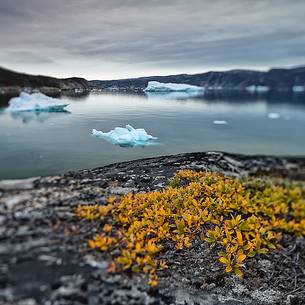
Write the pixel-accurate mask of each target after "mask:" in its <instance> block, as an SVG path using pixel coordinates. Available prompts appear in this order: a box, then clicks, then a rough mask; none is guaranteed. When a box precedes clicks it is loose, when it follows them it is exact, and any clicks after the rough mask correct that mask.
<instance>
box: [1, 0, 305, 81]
mask: <svg viewBox="0 0 305 305" xmlns="http://www.w3.org/2000/svg"><path fill="white" fill-rule="evenodd" d="M304 17H305V2H304V1H301V0H294V1H289V0H265V1H263V0H257V1H252V0H232V1H227V0H215V1H208V0H205V1H204V0H190V1H180V0H175V1H174V0H172V1H166V0H163V1H161V0H150V1H145V0H111V1H109V0H87V1H83V0H65V1H59V0H53V1H49V0H27V1H24V0H1V2H0V39H1V42H2V47H1V49H0V60H3V58H6V60H5V63H4V64H2V63H1V65H6V66H8V67H10V65H12V66H13V67H14V68H18V67H17V63H18V62H20V63H21V62H22V58H24V62H26V63H27V68H30V69H29V70H30V71H29V72H31V71H33V72H39V73H42V72H43V73H45V74H48V71H50V72H52V73H53V71H55V73H56V71H58V74H60V75H66V76H68V75H69V73H72V72H73V73H74V71H76V67H75V64H78V65H79V66H82V67H86V66H88V69H87V70H85V68H83V70H85V71H86V72H85V73H86V75H83V76H85V77H87V78H96V76H98V75H99V76H100V77H101V78H107V77H108V76H107V75H109V77H113V76H115V77H122V76H126V75H125V74H126V73H125V74H124V75H122V72H121V71H122V70H124V71H126V70H128V69H129V68H130V74H131V75H130V76H133V75H134V76H136V75H141V74H143V73H148V74H149V73H150V71H156V70H158V68H159V69H160V73H171V71H177V70H179V69H180V70H181V72H192V71H195V70H198V69H204V68H205V67H206V68H207V69H208V68H213V67H215V68H218V69H219V68H221V67H232V68H237V67H245V66H247V67H250V66H253V67H264V68H267V67H270V66H280V65H286V64H291V65H299V64H303V63H305V52H304V50H305V39H304V38H305V27H304V26H303V20H304ZM19 59H21V60H20V61H19ZM50 64H53V68H52V71H51V70H49V69H50ZM112 64H113V65H112ZM72 65H73V66H72ZM131 66H132V68H131ZM106 67H107V69H106ZM20 68H23V67H22V65H20ZM43 68H45V71H41V69H43ZM83 70H82V71H83ZM100 71H102V72H100ZM167 71H168V72H167ZM100 73H102V74H100ZM151 73H152V72H151ZM127 74H128V73H127Z"/></svg>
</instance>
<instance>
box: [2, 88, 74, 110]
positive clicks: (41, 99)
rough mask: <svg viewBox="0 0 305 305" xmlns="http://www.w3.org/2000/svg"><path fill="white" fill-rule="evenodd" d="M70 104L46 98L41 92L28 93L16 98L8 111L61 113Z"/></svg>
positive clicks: (12, 100)
mask: <svg viewBox="0 0 305 305" xmlns="http://www.w3.org/2000/svg"><path fill="white" fill-rule="evenodd" d="M68 105H69V104H67V103H65V102H63V101H61V100H59V99H57V98H52V97H49V96H46V95H44V94H42V93H40V92H35V93H32V94H30V93H26V92H21V93H20V95H19V97H14V98H12V99H11V100H10V101H9V106H8V108H7V109H6V111H10V112H14V111H50V112H52V111H53V112H56V111H58V112H60V111H63V110H64V108H65V107H67V106H68Z"/></svg>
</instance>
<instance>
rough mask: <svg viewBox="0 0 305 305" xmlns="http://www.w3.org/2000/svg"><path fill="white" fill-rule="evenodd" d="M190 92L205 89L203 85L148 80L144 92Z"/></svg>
mask: <svg viewBox="0 0 305 305" xmlns="http://www.w3.org/2000/svg"><path fill="white" fill-rule="evenodd" d="M178 91H181V92H190V91H204V88H203V87H198V86H193V85H188V84H176V83H160V82H156V81H150V82H148V85H147V87H146V88H145V89H144V92H178Z"/></svg>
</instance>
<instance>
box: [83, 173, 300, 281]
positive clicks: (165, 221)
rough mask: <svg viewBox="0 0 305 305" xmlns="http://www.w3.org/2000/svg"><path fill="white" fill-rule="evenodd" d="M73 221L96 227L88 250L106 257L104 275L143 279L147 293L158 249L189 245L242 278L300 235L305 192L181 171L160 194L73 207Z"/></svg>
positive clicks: (280, 183)
mask: <svg viewBox="0 0 305 305" xmlns="http://www.w3.org/2000/svg"><path fill="white" fill-rule="evenodd" d="M77 216H78V218H79V219H85V220H89V221H96V222H97V224H98V225H100V226H101V230H100V233H99V234H97V235H95V236H93V237H92V239H90V240H89V241H88V246H89V247H90V248H91V249H97V250H100V251H107V252H108V253H109V254H110V255H111V257H112V262H111V264H110V268H109V269H110V270H114V269H115V268H116V269H121V270H126V269H129V270H131V271H133V272H144V273H146V274H148V275H149V283H150V285H152V286H155V285H156V284H157V282H158V276H157V271H158V270H159V269H163V268H167V265H166V261H164V260H160V259H158V253H159V252H160V251H161V250H162V249H163V247H164V245H165V244H167V243H171V244H173V245H174V246H175V247H176V249H183V248H188V247H190V246H191V245H192V242H193V241H194V239H195V238H197V239H200V240H201V241H202V242H208V243H211V244H212V245H216V246H217V247H216V248H217V249H221V251H219V252H218V260H219V262H220V263H221V264H222V265H223V266H224V270H225V272H234V273H235V274H236V275H237V276H240V277H242V276H243V265H244V262H245V261H246V260H247V259H249V258H251V257H254V256H255V255H258V254H266V253H268V252H270V251H274V250H276V249H278V248H280V241H281V238H282V234H283V233H289V234H296V235H305V187H304V184H302V183H293V182H287V181H285V180H272V181H271V180H269V179H259V178H251V179H246V180H238V179H235V178H232V177H227V176H224V175H222V174H218V173H207V172H196V171H191V170H183V171H179V172H177V173H176V175H175V176H174V177H173V178H172V179H171V182H170V186H169V187H167V188H166V189H164V190H161V191H154V192H149V193H138V194H128V195H126V196H123V197H121V198H114V197H111V198H109V199H108V204H107V205H105V206H99V205H80V206H78V208H77Z"/></svg>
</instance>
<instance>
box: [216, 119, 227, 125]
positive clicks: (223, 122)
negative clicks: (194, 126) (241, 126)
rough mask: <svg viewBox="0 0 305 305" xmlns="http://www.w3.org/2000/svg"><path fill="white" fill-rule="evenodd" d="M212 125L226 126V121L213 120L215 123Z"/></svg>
mask: <svg viewBox="0 0 305 305" xmlns="http://www.w3.org/2000/svg"><path fill="white" fill-rule="evenodd" d="M213 123H214V124H215V125H226V124H228V122H227V121H219V120H215V121H213Z"/></svg>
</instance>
